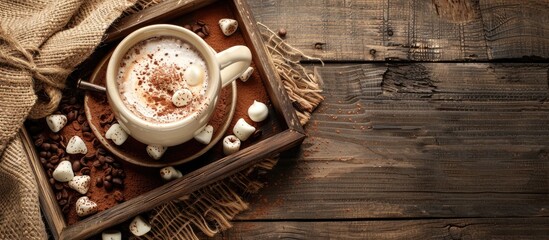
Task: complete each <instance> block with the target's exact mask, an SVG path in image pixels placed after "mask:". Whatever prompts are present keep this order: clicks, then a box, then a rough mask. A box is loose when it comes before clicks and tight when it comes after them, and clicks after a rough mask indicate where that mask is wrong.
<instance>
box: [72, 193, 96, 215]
mask: <svg viewBox="0 0 549 240" xmlns="http://www.w3.org/2000/svg"><path fill="white" fill-rule="evenodd" d="M75 205H76V215H78V216H79V217H85V216H88V215H90V214H94V213H96V212H97V210H98V208H97V203H95V202H94V201H92V200H90V199H89V198H88V197H86V196H84V197H80V198H79V199H78V200H76V204H75Z"/></svg>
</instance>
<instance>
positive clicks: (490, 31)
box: [480, 0, 549, 59]
mask: <svg viewBox="0 0 549 240" xmlns="http://www.w3.org/2000/svg"><path fill="white" fill-rule="evenodd" d="M480 9H481V13H482V20H483V23H484V30H485V33H486V42H487V46H488V53H489V57H490V59H502V58H523V57H528V58H533V59H537V58H544V59H547V58H549V26H547V23H548V22H549V14H547V13H548V12H549V1H547V0H527V1H513V0H490V1H486V0H484V1H480Z"/></svg>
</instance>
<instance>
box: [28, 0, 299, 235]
mask: <svg viewBox="0 0 549 240" xmlns="http://www.w3.org/2000/svg"><path fill="white" fill-rule="evenodd" d="M222 1H223V0H217V1H216V0H183V1H181V0H180V1H167V2H163V3H160V4H158V5H156V6H153V7H150V8H148V9H146V10H143V11H140V12H138V13H136V14H133V15H130V16H127V17H125V18H123V19H121V20H120V21H119V22H117V23H116V24H115V25H114V26H113V27H111V28H110V30H109V31H108V33H107V36H108V38H107V39H105V45H106V46H109V45H111V46H112V44H115V43H116V42H117V41H118V40H120V39H121V38H122V37H124V36H126V35H127V34H129V33H130V32H131V31H133V30H135V29H137V28H140V27H143V26H146V25H150V24H154V23H161V22H168V21H170V20H173V19H175V18H177V17H180V16H184V15H185V14H187V13H190V12H192V11H194V10H197V9H199V8H203V7H207V5H209V4H211V3H214V2H222ZM227 3H228V5H230V8H231V11H232V13H233V14H234V15H235V17H236V19H237V20H238V22H239V29H240V32H241V33H242V35H243V36H244V40H245V42H246V45H247V46H248V47H249V48H250V50H251V51H252V56H253V60H254V62H255V63H256V71H258V72H259V74H260V76H261V79H262V81H263V85H264V87H265V88H266V90H267V93H268V95H269V98H270V100H271V103H272V105H273V107H274V109H275V111H276V113H271V114H274V115H276V116H275V117H272V119H273V120H274V121H278V124H280V125H281V126H283V130H282V131H281V132H279V133H278V134H274V135H272V136H270V137H268V138H265V139H263V140H261V141H259V142H257V143H255V144H253V145H251V146H248V147H247V148H245V149H243V150H241V151H239V152H237V153H235V154H232V155H229V156H227V157H223V158H221V159H217V160H215V161H211V162H209V163H208V164H207V165H205V166H202V167H200V168H198V169H196V170H194V171H191V172H189V173H187V174H185V175H184V176H183V177H182V178H180V179H177V180H174V181H171V182H168V183H166V184H164V185H162V186H160V187H158V188H156V189H154V190H151V191H149V192H147V193H144V194H142V195H140V196H138V197H135V198H132V199H130V200H128V201H126V202H123V203H120V204H118V205H115V206H114V207H112V208H110V209H107V210H104V211H101V212H99V213H97V214H95V215H92V216H90V217H87V218H85V219H83V220H81V221H79V222H77V223H75V224H73V225H70V226H68V225H67V223H66V221H65V219H64V216H63V214H62V212H61V209H60V207H59V205H58V203H57V201H56V199H55V196H54V193H53V190H52V189H51V186H50V184H49V183H48V177H47V174H46V173H45V171H44V169H43V168H42V166H41V163H40V162H39V158H38V156H37V153H36V150H35V148H34V145H33V142H32V139H31V138H30V136H29V134H28V133H27V131H26V130H25V129H23V130H22V131H21V133H20V134H21V136H22V138H23V139H24V141H25V143H24V148H25V150H26V154H27V157H28V159H29V161H30V163H31V166H32V168H33V171H34V174H35V175H36V179H37V181H38V188H39V191H40V203H41V206H42V211H43V214H44V217H45V218H46V221H47V223H48V225H49V226H50V230H51V232H52V235H53V237H54V238H55V239H85V238H88V237H90V236H93V235H95V234H99V233H100V232H101V231H103V230H105V229H107V228H109V227H111V226H114V225H117V224H120V223H122V222H124V221H126V220H128V219H130V218H132V217H134V216H136V215H138V214H140V213H143V212H146V211H148V210H150V209H152V208H154V207H156V206H159V205H161V204H163V203H166V202H168V201H172V200H175V199H177V198H179V197H181V196H184V195H187V194H190V193H192V192H193V191H196V190H198V189H200V188H202V187H205V186H207V185H209V184H211V183H213V182H216V181H219V180H221V179H223V178H225V177H227V176H230V175H232V174H235V173H237V172H238V171H241V170H243V169H245V168H246V167H249V166H251V165H252V164H254V163H257V162H258V161H260V160H262V159H264V158H266V157H272V156H274V155H276V154H278V153H280V152H281V151H284V150H287V149H290V148H292V147H294V146H297V145H299V144H300V143H301V142H302V141H303V139H304V138H305V134H304V131H303V128H302V127H301V125H300V124H299V120H298V119H297V116H296V114H295V111H294V109H293V107H292V104H291V102H290V99H289V98H288V96H287V93H286V92H285V90H284V87H283V85H282V83H281V80H280V78H279V76H278V74H277V73H276V71H275V69H274V65H273V63H272V60H271V58H270V57H269V55H268V54H267V52H266V48H265V46H264V45H263V41H262V39H261V37H260V36H261V35H260V33H259V31H258V29H257V28H256V21H255V20H254V18H253V16H252V15H251V10H250V8H249V6H248V4H247V3H246V1H245V0H231V1H227ZM90 61H91V63H92V64H94V65H92V66H95V65H96V64H97V63H98V60H93V58H92V59H90ZM88 64H90V62H88V61H87V62H86V63H85V64H82V66H89V65H88ZM91 70H93V69H90V71H91Z"/></svg>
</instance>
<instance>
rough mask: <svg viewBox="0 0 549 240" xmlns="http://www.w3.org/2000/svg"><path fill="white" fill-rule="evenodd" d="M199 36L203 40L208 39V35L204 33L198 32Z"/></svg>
mask: <svg viewBox="0 0 549 240" xmlns="http://www.w3.org/2000/svg"><path fill="white" fill-rule="evenodd" d="M197 35H198V36H199V37H201V38H205V37H206V34H204V33H203V32H198V33H197Z"/></svg>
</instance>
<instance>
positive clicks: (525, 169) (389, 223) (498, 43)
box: [218, 0, 549, 239]
mask: <svg viewBox="0 0 549 240" xmlns="http://www.w3.org/2000/svg"><path fill="white" fill-rule="evenodd" d="M248 2H249V4H250V5H251V7H252V9H253V13H254V15H255V17H256V20H258V21H260V22H263V23H264V24H266V25H267V26H269V27H270V28H273V29H277V28H279V27H284V28H286V29H287V31H288V35H287V38H286V39H287V42H288V43H290V44H292V45H294V46H296V47H298V48H300V49H302V50H303V51H304V52H305V53H306V54H310V55H313V56H317V57H321V58H323V59H324V60H325V62H326V63H327V64H326V66H325V67H323V68H319V69H318V73H319V74H320V76H321V77H322V79H323V81H324V90H325V92H324V95H325V97H326V100H325V101H324V102H323V103H322V105H321V106H320V107H319V109H318V110H317V111H316V112H315V113H314V115H313V118H312V120H311V122H310V123H309V124H308V125H307V126H306V131H307V133H308V136H309V137H308V138H307V139H306V140H305V142H304V143H303V145H302V146H301V148H300V149H299V153H297V154H295V155H290V156H287V157H285V158H283V159H282V160H281V161H280V163H279V165H278V166H277V167H276V169H275V170H274V171H273V172H271V173H270V174H269V180H268V185H267V186H266V187H265V188H264V189H263V190H262V191H261V192H260V193H259V194H257V195H254V197H253V198H252V202H251V207H250V210H248V211H246V212H244V213H242V214H240V215H238V217H237V218H236V219H235V220H234V227H233V228H232V229H230V230H228V231H226V232H223V233H222V235H221V236H219V237H218V238H223V239H262V238H269V239H270V238H292V239H325V238H338V239H339V238H344V239H386V238H391V239H393V238H400V239H489V238H498V239H499V238H510V239H527V238H529V239H547V238H549V100H547V97H548V94H549V89H548V80H549V79H548V69H549V61H548V58H549V27H548V26H547V23H549V14H548V13H549V1H541V0H540V1H518V0H517V1H512V0H507V1H503V0H502V1H498V0H480V1H475V0H457V1H443V0H432V1H428V0H415V1H405V0H388V1H381V0H375V1H373V0H372V1H366V0H363V1H357V0H346V1H343V0H341V1H335V0H334V1H318V0H302V1H293V0H279V1H272V0H258V1H255V0H254V1H252V0H250V1H248ZM448 2H452V3H451V4H449V3H448ZM317 43H318V44H317ZM315 44H316V45H317V48H315Z"/></svg>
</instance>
